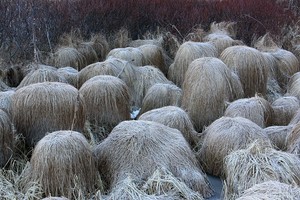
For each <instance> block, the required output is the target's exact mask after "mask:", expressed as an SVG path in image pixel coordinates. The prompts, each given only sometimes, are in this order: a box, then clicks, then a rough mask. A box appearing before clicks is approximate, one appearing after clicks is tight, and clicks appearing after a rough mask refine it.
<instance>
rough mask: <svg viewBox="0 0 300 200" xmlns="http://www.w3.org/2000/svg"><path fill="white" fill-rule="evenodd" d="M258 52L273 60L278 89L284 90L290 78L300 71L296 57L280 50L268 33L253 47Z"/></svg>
mask: <svg viewBox="0 0 300 200" xmlns="http://www.w3.org/2000/svg"><path fill="white" fill-rule="evenodd" d="M254 46H255V47H256V48H257V49H259V50H260V51H263V52H266V53H264V54H265V55H269V56H271V57H273V58H274V61H275V63H273V66H274V67H273V68H274V72H275V73H274V75H275V78H276V80H277V81H278V83H279V85H280V87H281V88H282V89H283V90H286V87H287V84H288V81H289V79H290V77H291V76H292V75H293V74H294V73H296V72H298V71H299V70H300V64H299V61H298V59H297V57H296V56H295V55H294V54H293V53H292V52H290V51H287V50H285V49H282V48H280V47H279V45H277V44H276V43H275V41H274V40H273V38H272V36H271V35H270V33H266V34H265V35H264V36H263V37H261V38H258V41H257V42H256V44H255V45H254Z"/></svg>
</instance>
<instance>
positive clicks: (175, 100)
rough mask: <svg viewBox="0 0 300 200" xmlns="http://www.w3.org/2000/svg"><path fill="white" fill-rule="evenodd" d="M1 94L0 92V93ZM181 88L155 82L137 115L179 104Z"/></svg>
mask: <svg viewBox="0 0 300 200" xmlns="http://www.w3.org/2000/svg"><path fill="white" fill-rule="evenodd" d="M0 94H1V93H0ZM181 100H182V90H181V89H180V88H179V87H177V86H176V85H174V84H168V83H157V84H154V85H153V86H151V87H150V88H149V89H148V90H147V92H146V94H145V97H144V98H143V102H142V106H141V109H140V112H139V114H138V116H140V115H141V114H143V113H145V112H147V111H150V110H153V109H155V108H161V107H164V106H178V107H180V106H181Z"/></svg>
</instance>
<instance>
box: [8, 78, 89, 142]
mask: <svg viewBox="0 0 300 200" xmlns="http://www.w3.org/2000/svg"><path fill="white" fill-rule="evenodd" d="M12 98H13V99H12V104H13V105H14V106H13V107H12V118H13V123H14V125H15V127H16V130H17V132H18V133H22V134H23V135H24V137H25V141H26V144H27V145H29V146H34V145H35V144H36V143H37V142H38V141H39V140H40V139H41V138H42V137H44V136H45V134H46V133H47V132H53V131H56V130H75V131H79V132H81V131H82V130H83V127H84V123H85V119H86V115H85V105H84V102H83V99H82V97H81V95H79V92H78V90H77V89H76V88H74V87H73V86H71V85H69V84H66V83H58V82H43V83H35V84H31V85H28V86H25V87H22V88H20V89H18V90H17V91H16V92H15V94H14V95H13V97H12Z"/></svg>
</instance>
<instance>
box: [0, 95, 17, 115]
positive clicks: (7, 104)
mask: <svg viewBox="0 0 300 200" xmlns="http://www.w3.org/2000/svg"><path fill="white" fill-rule="evenodd" d="M14 93H15V91H14V90H8V91H5V92H0V109H1V110H3V111H5V112H6V113H7V114H8V115H9V116H10V117H11V115H12V111H11V110H12V96H13V95H14Z"/></svg>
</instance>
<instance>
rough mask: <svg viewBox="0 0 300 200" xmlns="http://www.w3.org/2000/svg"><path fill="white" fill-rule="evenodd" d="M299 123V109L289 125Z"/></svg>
mask: <svg viewBox="0 0 300 200" xmlns="http://www.w3.org/2000/svg"><path fill="white" fill-rule="evenodd" d="M299 121H300V108H299V109H298V110H297V111H296V112H295V115H294V116H293V118H292V119H291V121H290V123H289V125H295V124H297V123H298V122H299Z"/></svg>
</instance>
